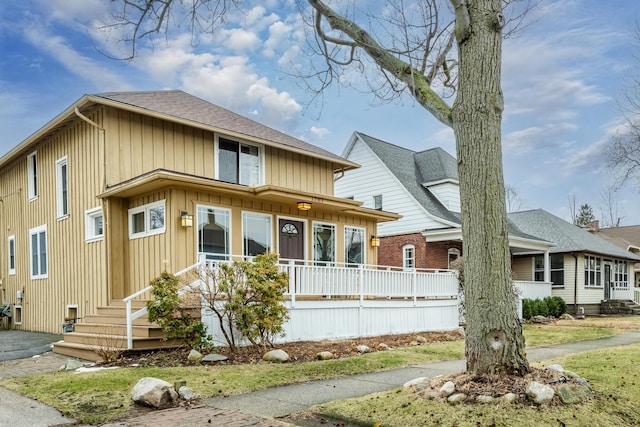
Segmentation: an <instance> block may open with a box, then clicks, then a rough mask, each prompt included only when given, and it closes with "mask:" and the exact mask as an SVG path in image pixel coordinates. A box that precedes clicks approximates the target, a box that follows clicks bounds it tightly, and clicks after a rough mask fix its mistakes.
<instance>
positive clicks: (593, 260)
mask: <svg viewBox="0 0 640 427" xmlns="http://www.w3.org/2000/svg"><path fill="white" fill-rule="evenodd" d="M584 285H585V286H587V287H600V286H601V285H602V259H601V258H597V257H594V256H588V255H585V257H584Z"/></svg>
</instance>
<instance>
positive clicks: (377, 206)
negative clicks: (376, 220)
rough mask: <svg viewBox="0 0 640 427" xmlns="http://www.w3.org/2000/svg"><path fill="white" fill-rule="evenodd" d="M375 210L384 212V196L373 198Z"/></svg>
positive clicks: (379, 195)
mask: <svg viewBox="0 0 640 427" xmlns="http://www.w3.org/2000/svg"><path fill="white" fill-rule="evenodd" d="M373 208H374V209H376V210H379V211H381V210H382V194H378V195H376V196H373Z"/></svg>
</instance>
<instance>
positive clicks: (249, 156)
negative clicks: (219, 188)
mask: <svg viewBox="0 0 640 427" xmlns="http://www.w3.org/2000/svg"><path fill="white" fill-rule="evenodd" d="M261 151H262V150H261V147H258V146H256V145H250V144H244V143H240V142H237V141H231V140H229V139H224V138H220V139H219V140H218V179H219V180H221V181H226V182H231V183H234V184H242V185H255V184H260V183H261V181H262V180H261V175H262V172H261V162H262V161H261Z"/></svg>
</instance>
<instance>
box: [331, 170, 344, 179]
mask: <svg viewBox="0 0 640 427" xmlns="http://www.w3.org/2000/svg"><path fill="white" fill-rule="evenodd" d="M342 177H344V168H342V169H340V171H338V173H335V172H334V174H333V182H336V181H337V180H339V179H342Z"/></svg>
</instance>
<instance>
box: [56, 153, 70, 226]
mask: <svg viewBox="0 0 640 427" xmlns="http://www.w3.org/2000/svg"><path fill="white" fill-rule="evenodd" d="M56 203H57V209H58V218H64V217H66V216H68V215H69V179H68V170H67V157H66V156H65V157H63V158H61V159H58V160H57V161H56Z"/></svg>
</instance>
